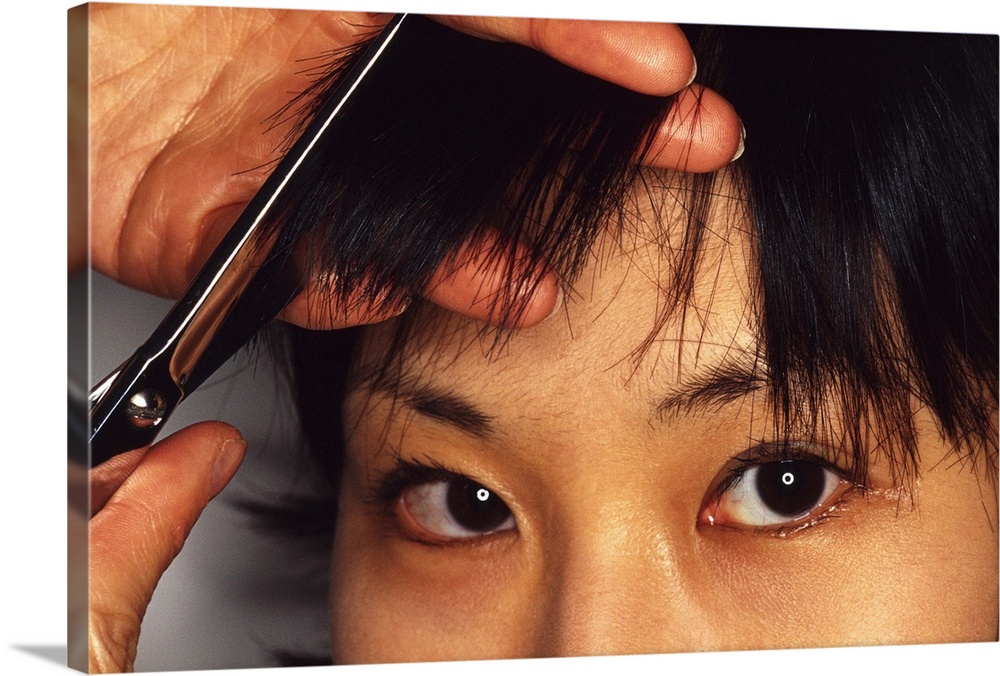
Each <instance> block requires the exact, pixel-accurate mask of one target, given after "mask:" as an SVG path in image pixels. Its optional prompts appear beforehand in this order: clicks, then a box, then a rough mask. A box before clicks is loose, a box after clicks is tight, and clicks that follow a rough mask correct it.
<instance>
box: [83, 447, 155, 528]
mask: <svg viewBox="0 0 1000 676" xmlns="http://www.w3.org/2000/svg"><path fill="white" fill-rule="evenodd" d="M148 452H149V449H148V448H138V449H136V450H134V451H128V452H127V453H122V454H120V455H116V456H114V457H113V458H111V459H109V460H107V461H106V462H103V463H101V464H100V465H98V466H97V467H95V468H93V469H92V470H90V472H89V476H88V480H89V481H90V514H91V515H93V514H97V512H99V511H100V510H101V508H102V507H104V505H105V504H106V503H107V502H108V500H109V499H110V498H111V496H112V495H114V493H115V491H117V490H118V489H119V487H121V485H122V484H123V483H124V482H125V480H126V479H127V478H128V477H129V475H131V474H132V472H134V471H135V468H136V467H137V466H138V465H139V462H141V461H142V459H143V458H144V457H145V456H146V453H148Z"/></svg>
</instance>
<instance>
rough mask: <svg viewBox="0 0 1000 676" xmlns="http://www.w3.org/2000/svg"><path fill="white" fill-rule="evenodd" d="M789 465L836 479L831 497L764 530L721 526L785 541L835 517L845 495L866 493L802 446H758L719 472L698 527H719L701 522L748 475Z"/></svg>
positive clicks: (860, 484)
mask: <svg viewBox="0 0 1000 676" xmlns="http://www.w3.org/2000/svg"><path fill="white" fill-rule="evenodd" d="M792 461H797V462H801V463H809V464H811V465H815V466H818V467H820V468H821V469H823V470H824V471H827V472H830V473H832V474H833V475H834V476H836V477H838V478H839V481H840V485H839V486H837V487H836V488H835V489H834V490H832V491H831V492H830V495H829V496H827V497H825V498H824V499H823V501H822V502H821V503H820V504H819V505H818V506H817V507H814V508H813V509H811V510H810V511H809V513H808V514H806V515H803V516H800V517H798V518H795V519H791V520H789V521H788V522H787V523H782V524H774V525H766V526H756V525H747V524H738V523H737V524H721V525H722V526H723V527H726V528H729V529H731V530H749V531H751V532H752V533H754V534H758V535H771V536H777V537H786V536H788V535H790V534H792V533H797V532H800V531H803V530H805V529H807V528H811V527H813V526H816V525H819V524H821V523H823V522H825V521H827V520H829V519H830V518H832V517H834V516H835V513H836V511H837V509H838V508H839V507H840V506H841V505H843V504H844V502H845V501H846V499H847V497H846V496H847V494H848V493H850V492H852V491H858V492H864V490H865V486H866V482H865V481H864V480H863V478H858V477H855V476H852V475H851V473H850V472H848V471H846V470H844V469H842V468H841V467H839V466H837V465H836V464H834V463H833V462H831V461H829V460H827V459H825V458H823V457H821V456H819V455H817V454H815V453H812V452H810V451H808V450H806V449H805V448H804V447H802V446H799V445H797V444H791V443H761V444H759V445H757V446H755V447H753V448H751V449H750V450H748V451H746V452H745V453H743V454H741V455H739V456H736V457H735V458H733V459H732V460H731V461H730V462H729V464H728V465H727V466H726V467H725V468H723V470H722V472H720V475H721V477H720V478H717V480H716V481H715V482H714V483H715V485H714V487H713V488H712V489H710V490H709V492H708V495H707V497H706V499H705V501H704V502H703V504H702V506H701V508H700V509H699V510H698V519H699V525H705V526H708V527H712V526H716V525H720V524H715V523H713V522H709V523H704V522H702V517H703V515H705V514H706V513H707V512H708V511H709V510H710V509H711V508H712V507H713V505H714V506H715V507H716V508H717V507H718V506H719V505H720V504H721V502H722V500H723V498H724V497H725V496H726V495H727V494H728V493H730V492H732V491H734V490H735V489H736V488H737V487H738V486H739V485H740V483H741V482H743V481H745V480H746V479H747V475H748V473H749V472H751V471H752V470H755V469H759V468H762V467H766V466H770V465H774V464H777V463H783V462H792ZM819 508H822V511H820V512H819V513H816V511H817V509H819Z"/></svg>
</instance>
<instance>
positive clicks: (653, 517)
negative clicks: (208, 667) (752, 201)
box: [331, 196, 998, 662]
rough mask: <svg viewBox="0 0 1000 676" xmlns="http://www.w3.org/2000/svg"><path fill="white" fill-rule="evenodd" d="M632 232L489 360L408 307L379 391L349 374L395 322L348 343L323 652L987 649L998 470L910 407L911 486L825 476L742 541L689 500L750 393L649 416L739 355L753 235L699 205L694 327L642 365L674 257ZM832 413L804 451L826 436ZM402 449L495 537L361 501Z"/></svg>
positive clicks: (762, 418) (748, 413) (369, 655)
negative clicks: (466, 415)
mask: <svg viewBox="0 0 1000 676" xmlns="http://www.w3.org/2000/svg"><path fill="white" fill-rule="evenodd" d="M661 197H662V196H661ZM655 199H660V197H657V198H655ZM647 213H649V212H648V211H647ZM674 216H675V217H678V216H679V214H678V213H675V214H674ZM651 220H652V219H647V224H638V225H635V226H634V227H633V229H632V231H631V232H630V233H628V234H626V236H625V237H624V240H623V241H624V243H623V244H622V245H621V246H619V245H617V244H616V243H615V242H614V241H613V240H612V239H610V238H609V239H608V240H607V241H605V242H603V243H602V245H601V246H599V247H597V251H599V252H600V254H599V256H597V257H595V258H594V259H593V260H592V262H591V264H590V267H589V268H588V269H587V270H586V271H585V272H584V274H583V275H582V277H581V278H580V280H579V281H577V282H576V283H575V284H574V285H573V292H572V293H569V294H567V300H566V303H565V306H564V309H563V310H562V311H561V312H560V313H559V314H558V315H557V318H556V319H554V320H553V321H549V322H546V323H543V324H541V325H539V326H537V327H534V328H531V329H526V330H523V331H520V332H517V333H516V334H515V335H514V336H513V337H512V338H511V339H510V341H509V343H508V344H507V345H505V347H504V348H503V349H502V350H500V351H499V352H492V353H489V354H487V352H486V349H487V347H488V346H489V345H490V344H491V343H490V342H489V341H488V340H481V339H480V336H481V335H482V333H481V331H482V329H483V326H482V325H481V324H478V323H476V322H474V321H472V320H468V319H464V318H459V317H455V316H445V315H444V314H443V313H441V312H439V311H437V310H434V309H432V308H425V309H423V310H422V311H421V312H422V313H423V314H422V318H421V320H420V321H419V322H418V324H417V326H416V328H415V329H414V330H413V331H414V333H413V334H412V335H411V337H410V339H409V341H408V348H407V350H406V351H405V352H404V355H403V357H402V360H401V363H400V367H399V372H398V373H399V374H400V375H401V376H402V378H403V382H404V383H405V386H404V388H403V392H404V395H403V396H402V397H399V398H398V399H396V398H394V397H393V395H392V394H390V393H387V392H386V391H385V390H384V389H380V388H372V387H371V386H370V381H369V380H366V379H365V378H364V377H363V374H365V373H366V369H367V367H368V366H370V365H371V364H376V363H382V362H383V360H384V358H385V353H384V350H385V347H386V345H387V342H388V340H389V337H390V336H391V335H392V331H393V328H394V327H393V326H392V325H391V324H390V325H382V326H379V327H374V328H372V329H369V330H368V332H367V333H366V338H365V343H364V348H363V355H362V357H361V359H360V361H359V364H358V365H357V367H356V371H355V384H354V389H353V391H352V393H351V395H350V396H349V397H348V399H347V401H346V403H345V406H344V410H345V414H346V416H347V419H348V426H347V429H348V439H347V442H348V450H347V458H346V470H345V475H344V478H343V483H342V493H341V502H340V511H339V523H338V530H337V533H336V543H335V550H334V556H333V564H332V576H333V580H335V584H334V585H333V592H332V597H331V611H332V618H333V627H332V631H331V637H332V641H333V646H334V659H335V660H336V661H337V662H396V661H422V660H442V659H449V660H451V659H476V658H510V657H530V656H564V655H598V654H621V653H654V652H676V651H702V650H732V649H764V648H788V647H817V646H844V645H878V644H901V643H935V642H959V641H994V640H996V637H997V622H998V618H997V599H998V589H997V579H998V568H997V547H998V540H997V499H996V488H995V486H996V483H995V479H994V480H993V481H991V480H990V479H989V477H990V473H994V474H995V471H996V470H995V468H990V469H986V468H982V467H980V468H979V471H978V472H977V471H972V469H971V468H970V467H969V466H968V464H967V463H964V462H957V461H956V457H955V456H954V455H953V454H950V453H949V450H948V448H949V447H948V445H947V444H946V443H945V442H944V440H942V439H941V438H940V436H939V434H938V432H937V428H936V426H935V421H934V419H933V417H932V416H931V415H930V414H929V413H928V412H927V411H926V409H920V410H918V411H917V412H916V414H915V415H916V420H917V426H918V429H919V432H920V438H919V441H918V444H919V454H920V459H921V465H920V472H919V475H918V476H916V477H910V478H909V480H906V481H900V482H899V483H898V484H897V483H895V482H894V480H893V472H892V467H891V466H890V464H889V463H888V462H887V461H886V460H885V457H884V456H878V457H876V456H874V455H873V456H872V459H873V462H872V465H871V467H870V472H869V476H868V477H867V479H866V480H865V483H866V487H867V488H866V491H865V492H862V491H861V490H860V489H858V488H855V487H854V486H853V485H852V484H850V483H849V482H845V483H844V484H840V485H839V487H838V488H837V490H836V491H835V492H834V494H832V497H831V498H830V499H829V500H827V501H823V502H822V505H821V507H822V508H821V509H818V510H816V512H817V514H818V513H820V512H824V513H827V514H828V517H829V518H819V517H818V516H816V515H815V514H814V515H813V516H811V517H809V518H806V519H800V520H797V521H795V522H794V523H790V524H788V526H787V527H785V528H780V529H779V528H771V529H764V530H759V529H755V528H753V527H748V526H740V525H739V524H738V520H739V514H740V512H739V511H738V510H737V509H736V506H735V505H734V504H733V503H732V502H722V503H720V507H719V508H718V509H716V510H714V511H713V510H708V511H706V510H705V509H704V508H705V504H706V496H709V497H710V496H711V490H712V487H713V485H715V484H716V482H717V479H718V477H719V475H720V472H722V471H723V468H724V467H726V466H727V463H729V462H730V458H732V457H733V456H736V455H739V454H740V453H742V452H744V451H746V450H747V449H748V447H749V446H750V445H751V444H750V442H749V440H750V439H755V440H760V439H768V438H771V439H773V430H774V426H773V422H774V421H773V420H771V419H770V418H769V414H768V411H769V408H768V407H767V406H766V404H765V402H764V401H763V400H762V399H763V397H762V395H761V394H760V393H758V394H757V395H756V396H754V395H752V394H751V395H748V396H744V397H737V398H735V399H733V400H731V401H729V402H728V403H713V404H712V405H711V406H709V407H707V408H698V407H694V408H692V409H691V410H690V411H685V410H681V411H680V414H679V415H676V416H672V417H671V416H669V415H661V414H658V413H657V404H658V403H659V402H661V401H662V400H663V397H664V396H665V394H667V393H668V392H676V391H677V389H678V387H679V386H680V384H682V383H685V382H689V381H690V380H691V379H692V378H697V377H700V376H705V375H707V374H709V373H710V372H711V371H712V366H713V365H714V364H717V363H719V362H720V361H721V360H723V359H726V358H734V357H737V356H738V355H739V354H741V353H743V352H747V351H749V352H750V353H751V354H753V351H754V349H755V348H754V340H755V338H754V336H755V330H754V326H753V324H752V321H753V319H752V318H753V316H754V315H753V313H752V312H751V311H750V307H749V305H748V298H749V297H750V288H751V287H750V283H749V281H748V280H749V272H748V270H747V264H746V261H747V251H748V243H747V239H746V235H745V233H744V232H743V222H742V218H741V215H740V210H739V208H738V205H737V204H736V202H735V201H733V200H731V199H729V198H719V199H717V200H716V201H715V206H714V211H713V216H712V222H711V224H710V225H709V228H708V232H709V233H710V235H709V238H710V239H709V242H708V245H707V246H706V253H705V257H704V260H703V261H702V263H701V267H700V269H699V276H698V279H697V282H696V288H695V295H694V298H693V302H692V307H693V308H696V310H694V311H692V312H689V314H688V320H687V323H686V324H682V323H681V322H680V320H679V317H677V316H674V317H672V318H671V320H670V321H669V322H668V323H667V324H666V325H665V326H664V327H663V329H662V330H661V331H659V332H658V333H657V334H656V342H655V343H654V344H653V347H652V348H651V349H649V350H647V351H646V352H644V353H642V355H641V357H639V358H638V359H637V358H636V352H635V351H636V348H637V346H639V345H640V344H641V343H642V342H643V341H644V339H646V338H647V337H648V336H649V334H650V332H651V331H652V330H653V324H652V318H653V317H654V316H656V312H657V308H658V305H657V303H658V301H660V302H662V300H661V295H662V290H661V289H659V288H658V282H659V279H660V271H661V270H663V269H667V268H666V266H667V265H668V259H667V258H666V257H664V255H663V253H662V249H661V246H660V244H657V243H655V239H654V236H655V235H657V234H659V232H658V231H657V230H656V229H655V227H654V226H653V225H651V224H650V223H651ZM672 236H673V237H676V235H675V234H674V235H672ZM678 346H680V347H678ZM678 349H679V352H678ZM417 391H419V392H420V393H421V394H422V395H423V396H425V397H426V396H427V395H428V393H434V394H435V396H441V395H442V394H444V393H447V394H448V395H449V396H450V397H452V398H453V399H457V400H460V401H462V402H463V403H464V404H465V405H466V406H469V407H474V408H475V409H476V410H478V411H479V412H480V413H481V414H483V415H484V416H486V417H487V419H488V421H489V427H490V430H489V432H488V433H486V434H477V433H476V432H475V429H476V428H475V426H474V425H470V424H468V423H467V422H466V424H464V425H463V424H459V423H456V422H455V421H454V420H453V421H449V420H448V416H447V415H443V414H441V411H442V410H443V409H442V408H440V407H439V408H438V409H437V414H435V415H430V414H428V413H427V411H428V408H427V407H426V406H424V407H418V406H415V405H413V404H412V403H409V402H411V401H413V397H412V395H413V393H415V392H417ZM424 401H426V398H425V400H424ZM829 414H830V419H831V420H832V421H833V422H831V423H830V426H829V427H828V428H825V429H822V430H820V438H821V439H822V440H825V441H826V442H827V443H829V444H831V445H835V444H836V439H837V437H838V426H837V422H836V420H837V416H836V411H835V410H831V411H829ZM800 441H802V442H803V444H806V445H807V448H808V449H809V450H810V451H811V452H813V453H816V454H818V455H823V454H824V450H823V448H824V447H823V446H822V445H816V444H810V440H809V438H807V435H804V434H803V435H801V439H800ZM871 441H872V443H873V444H874V443H876V442H877V438H876V439H872V440H871ZM397 458H402V459H403V460H405V461H408V462H415V463H421V464H427V465H431V466H444V467H446V468H447V469H448V470H449V471H451V472H454V473H455V474H457V475H462V476H464V477H469V478H471V479H473V480H475V481H476V482H478V483H479V484H481V485H483V486H485V487H487V488H488V489H489V490H490V491H493V492H495V494H496V495H498V496H499V497H500V498H501V499H502V500H503V501H504V502H505V503H506V505H507V506H508V507H509V509H510V511H511V513H512V515H513V523H514V527H513V529H511V530H504V531H501V532H494V533H490V534H485V535H479V536H474V537H470V538H468V539H464V540H463V539H456V538H454V537H446V536H444V535H443V533H444V530H443V529H441V528H440V527H439V521H435V518H436V517H437V516H441V515H442V513H443V512H447V504H446V503H445V502H444V501H442V500H438V501H435V500H434V499H424V498H420V497H419V494H418V493H415V492H414V489H413V488H412V487H409V488H404V489H403V490H402V494H401V496H400V498H401V499H394V497H393V495H391V494H390V495H388V496H383V497H384V498H385V499H384V500H373V499H372V498H373V491H374V490H375V487H376V486H377V485H378V482H379V480H380V478H381V477H383V476H384V475H386V474H387V473H388V472H390V471H392V470H393V468H394V467H395V466H396V459H397ZM835 459H836V455H835V454H834V455H832V456H831V457H830V458H829V460H831V461H833V460H835ZM415 483H417V484H419V483H420V481H417V482H415ZM425 486H426V483H425ZM407 500H409V501H407ZM708 502H709V504H711V500H709V501H708ZM709 514H712V515H714V517H715V518H716V520H717V522H718V523H716V524H714V525H713V524H712V523H711V522H710V520H709V519H708V518H707V516H708V515H709ZM724 517H728V519H729V521H730V523H729V525H722V524H721V522H722V521H725V520H726V519H725V518H724Z"/></svg>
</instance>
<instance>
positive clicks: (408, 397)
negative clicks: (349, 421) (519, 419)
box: [369, 377, 495, 439]
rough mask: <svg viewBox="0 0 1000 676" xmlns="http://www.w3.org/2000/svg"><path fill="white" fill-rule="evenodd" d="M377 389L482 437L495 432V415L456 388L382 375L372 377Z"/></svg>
mask: <svg viewBox="0 0 1000 676" xmlns="http://www.w3.org/2000/svg"><path fill="white" fill-rule="evenodd" d="M369 384H370V386H371V387H372V391H373V392H381V393H382V394H385V395H388V396H389V397H391V398H393V399H395V400H397V401H400V400H401V401H402V402H403V403H405V404H406V405H407V406H408V407H409V408H411V409H413V410H414V411H415V412H417V413H420V414H421V415H423V416H425V417H428V418H431V419H433V420H437V421H438V422H442V423H444V424H446V425H450V426H451V427H455V428H456V429H458V430H460V431H462V432H465V433H466V434H469V435H471V436H474V437H477V438H479V439H487V438H489V437H490V436H492V435H493V433H494V430H495V426H494V418H493V416H490V415H488V414H487V413H485V412H484V411H483V410H482V409H481V408H479V407H478V406H476V405H475V404H473V403H472V402H470V401H469V400H468V399H467V398H465V397H463V396H462V395H460V394H457V393H455V392H450V391H448V390H445V389H443V388H440V387H437V386H435V385H431V384H430V383H426V382H422V381H418V380H415V379H410V378H392V377H390V378H378V379H376V380H373V381H371V382H370V383H369Z"/></svg>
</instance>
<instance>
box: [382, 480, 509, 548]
mask: <svg viewBox="0 0 1000 676" xmlns="http://www.w3.org/2000/svg"><path fill="white" fill-rule="evenodd" d="M400 506H401V508H402V509H404V510H405V511H406V513H407V515H408V516H409V517H410V519H411V520H412V521H413V522H414V523H415V524H416V525H417V526H418V527H420V528H421V529H423V530H425V531H426V532H427V533H428V534H429V535H430V536H432V537H434V538H440V539H444V540H468V539H472V538H475V537H478V536H481V535H487V534H489V533H496V532H500V531H507V530H513V529H514V528H515V524H514V515H513V514H511V511H510V508H508V507H507V505H506V504H505V503H504V501H503V500H501V499H500V498H499V497H498V496H497V495H496V493H495V492H493V491H492V490H490V489H489V488H487V487H486V486H483V485H482V484H478V483H476V482H475V481H472V480H471V479H468V478H465V477H455V478H452V479H447V480H441V481H432V482H427V483H422V484H417V485H414V486H411V487H410V488H407V489H405V490H404V491H403V492H402V494H401V496H400Z"/></svg>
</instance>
